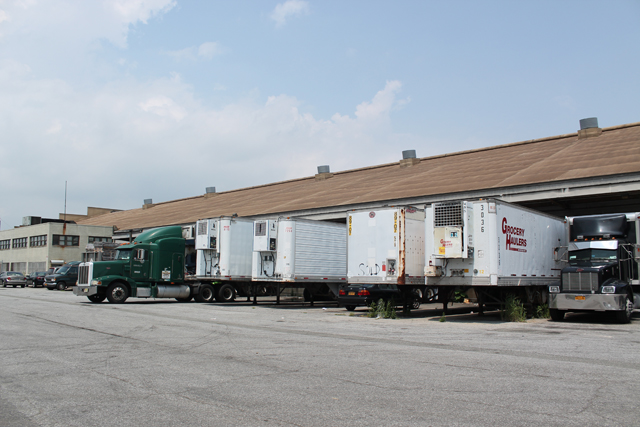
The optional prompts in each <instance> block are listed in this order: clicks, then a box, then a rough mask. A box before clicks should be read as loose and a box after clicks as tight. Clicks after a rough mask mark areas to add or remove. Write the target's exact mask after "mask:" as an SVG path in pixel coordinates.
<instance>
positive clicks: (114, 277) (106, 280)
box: [93, 275, 137, 295]
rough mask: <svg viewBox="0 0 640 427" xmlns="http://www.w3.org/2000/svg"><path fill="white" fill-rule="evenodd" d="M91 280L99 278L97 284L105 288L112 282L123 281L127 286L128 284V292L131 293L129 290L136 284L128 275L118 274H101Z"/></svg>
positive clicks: (135, 286)
mask: <svg viewBox="0 0 640 427" xmlns="http://www.w3.org/2000/svg"><path fill="white" fill-rule="evenodd" d="M93 280H99V281H101V282H102V283H101V284H100V285H99V286H100V287H104V288H105V289H106V288H107V287H108V286H109V285H110V284H112V283H113V282H116V281H117V282H123V283H125V284H126V285H127V286H129V294H130V295H131V293H132V292H131V291H132V289H136V288H137V284H136V282H135V280H132V279H130V278H128V277H125V276H118V275H111V276H102V277H96V278H94V279H93Z"/></svg>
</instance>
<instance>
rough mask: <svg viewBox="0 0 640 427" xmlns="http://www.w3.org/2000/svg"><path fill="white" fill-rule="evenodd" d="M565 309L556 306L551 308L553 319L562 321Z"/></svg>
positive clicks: (550, 312)
mask: <svg viewBox="0 0 640 427" xmlns="http://www.w3.org/2000/svg"><path fill="white" fill-rule="evenodd" d="M564 313H565V312H564V310H558V309H556V308H551V309H549V314H550V315H551V320H553V321H554V322H561V321H563V320H564Z"/></svg>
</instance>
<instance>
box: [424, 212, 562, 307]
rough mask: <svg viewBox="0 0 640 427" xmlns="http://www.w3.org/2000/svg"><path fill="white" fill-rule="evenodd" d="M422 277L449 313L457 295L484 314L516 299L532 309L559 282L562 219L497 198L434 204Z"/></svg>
mask: <svg viewBox="0 0 640 427" xmlns="http://www.w3.org/2000/svg"><path fill="white" fill-rule="evenodd" d="M425 211H426V214H425V253H426V265H425V269H424V275H425V279H426V285H427V286H434V287H438V289H439V296H438V298H439V300H440V301H441V302H442V303H443V306H444V308H445V310H446V308H447V304H448V302H449V301H450V300H451V299H452V297H453V295H454V292H455V291H456V290H460V291H463V292H466V293H467V295H468V296H469V297H470V298H471V299H476V300H477V302H478V305H479V310H480V313H482V312H483V310H484V307H485V306H487V305H498V306H499V305H502V304H504V302H505V299H506V296H507V295H509V294H511V295H516V296H517V297H519V298H520V300H521V301H522V302H525V303H526V304H527V305H528V306H529V307H531V306H534V305H540V304H544V303H546V302H547V295H548V292H547V291H548V289H549V286H552V285H558V284H559V283H560V273H561V271H562V268H563V266H564V263H563V261H562V259H561V256H560V255H561V252H560V251H561V247H563V246H566V235H565V232H564V221H563V220H562V219H561V218H556V217H552V216H550V215H546V214H543V213H539V212H536V211H533V210H530V209H526V208H523V207H520V206H516V205H512V204H509V203H506V202H502V201H499V200H476V201H454V202H443V203H433V204H431V205H428V206H427V207H426V209H425Z"/></svg>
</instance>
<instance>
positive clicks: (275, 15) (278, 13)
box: [270, 0, 309, 27]
mask: <svg viewBox="0 0 640 427" xmlns="http://www.w3.org/2000/svg"><path fill="white" fill-rule="evenodd" d="M308 13H309V2H306V1H304V0H287V1H285V2H284V3H278V4H277V5H276V7H275V9H274V10H273V12H271V15H270V18H271V19H273V20H274V21H275V22H276V27H282V26H283V25H284V24H286V23H287V20H288V19H289V18H291V17H293V16H299V15H302V14H308Z"/></svg>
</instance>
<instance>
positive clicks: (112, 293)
mask: <svg viewBox="0 0 640 427" xmlns="http://www.w3.org/2000/svg"><path fill="white" fill-rule="evenodd" d="M127 298H129V289H128V288H127V286H126V285H125V284H123V283H122V282H115V283H112V284H110V285H109V287H108V288H107V299H108V300H109V302H110V303H111V304H122V303H123V302H125V301H126V300H127Z"/></svg>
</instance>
